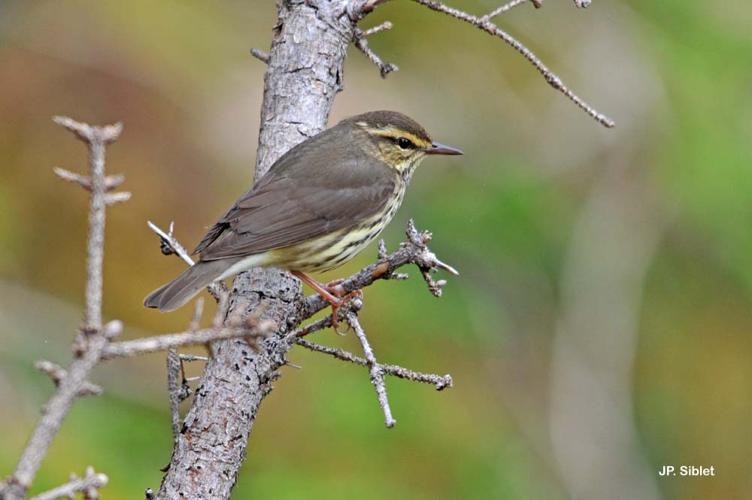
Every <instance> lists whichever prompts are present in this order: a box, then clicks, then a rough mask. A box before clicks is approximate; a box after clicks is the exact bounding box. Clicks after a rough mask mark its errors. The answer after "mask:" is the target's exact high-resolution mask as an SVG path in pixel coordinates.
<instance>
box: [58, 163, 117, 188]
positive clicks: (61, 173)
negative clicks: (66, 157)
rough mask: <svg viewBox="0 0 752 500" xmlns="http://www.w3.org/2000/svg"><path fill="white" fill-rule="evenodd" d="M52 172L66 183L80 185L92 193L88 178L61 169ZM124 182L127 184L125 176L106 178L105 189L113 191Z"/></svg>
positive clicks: (109, 176)
mask: <svg viewBox="0 0 752 500" xmlns="http://www.w3.org/2000/svg"><path fill="white" fill-rule="evenodd" d="M52 171H53V172H54V173H55V175H57V176H58V177H60V178H61V179H63V180H64V181H67V182H72V183H74V184H78V185H79V186H81V187H82V188H84V189H86V190H87V191H91V179H89V178H88V177H87V176H85V175H81V174H77V173H75V172H71V171H70V170H66V169H64V168H60V167H53V168H52ZM123 182H125V176H124V175H122V174H117V175H108V176H106V177H105V178H104V187H105V189H107V191H112V190H113V189H115V188H116V187H118V186H120V185H121V184H122V183H123Z"/></svg>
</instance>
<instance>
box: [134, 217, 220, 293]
mask: <svg viewBox="0 0 752 500" xmlns="http://www.w3.org/2000/svg"><path fill="white" fill-rule="evenodd" d="M146 225H148V226H149V228H150V229H151V230H152V231H154V232H155V233H157V236H159V249H160V250H161V252H162V253H163V254H164V255H177V256H178V257H180V259H181V260H182V261H183V262H185V263H186V264H188V265H189V266H192V265H193V264H195V262H194V261H193V259H192V258H191V256H190V254H189V253H188V251H187V250H186V249H185V247H184V246H183V245H182V244H181V243H180V242H179V241H178V239H177V238H175V235H174V234H173V230H174V229H175V223H174V222H170V229H169V231H167V232H165V231H164V230H162V229H161V228H160V227H159V226H157V225H156V224H154V223H153V222H152V221H150V220H149V221H146ZM206 288H207V290H209V293H210V294H211V296H212V297H214V299H215V300H217V301H219V299H220V297H221V296H222V293H223V292H225V293H226V292H227V287H226V286H225V284H224V283H222V282H221V281H215V282H214V283H212V284H211V285H209V286H208V287H206Z"/></svg>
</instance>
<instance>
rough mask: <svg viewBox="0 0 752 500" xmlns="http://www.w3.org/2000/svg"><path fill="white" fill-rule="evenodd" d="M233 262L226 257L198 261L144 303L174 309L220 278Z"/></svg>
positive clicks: (169, 309)
mask: <svg viewBox="0 0 752 500" xmlns="http://www.w3.org/2000/svg"><path fill="white" fill-rule="evenodd" d="M233 263H234V261H231V262H228V261H227V260H226V259H221V260H213V261H207V262H197V263H196V264H194V265H192V266H191V267H189V268H188V269H186V270H185V272H183V274H181V275H180V276H178V277H177V278H175V279H174V280H172V281H170V282H169V283H167V284H166V285H164V286H162V287H160V288H158V289H156V290H154V291H153V292H152V293H150V294H149V296H148V297H146V299H144V305H145V306H146V307H155V308H157V309H159V310H160V311H162V312H168V311H174V310H175V309H177V308H178V307H180V306H182V305H184V304H185V303H186V302H188V301H189V300H191V299H192V298H193V297H194V296H195V295H196V294H197V293H198V292H200V291H201V290H202V289H203V288H204V287H206V286H208V285H209V284H210V283H211V282H212V281H215V280H216V279H218V278H219V277H220V276H221V275H222V273H223V272H225V271H226V270H227V269H228V267H230V266H231V265H232V264H233Z"/></svg>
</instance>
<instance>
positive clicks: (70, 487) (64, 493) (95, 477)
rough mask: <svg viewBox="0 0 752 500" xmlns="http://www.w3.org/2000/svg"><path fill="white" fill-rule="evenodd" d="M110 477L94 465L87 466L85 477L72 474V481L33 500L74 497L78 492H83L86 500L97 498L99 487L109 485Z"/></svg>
mask: <svg viewBox="0 0 752 500" xmlns="http://www.w3.org/2000/svg"><path fill="white" fill-rule="evenodd" d="M107 482H108V478H107V476H106V475H104V474H102V473H97V472H95V471H94V468H93V467H87V468H86V475H85V476H84V477H83V478H79V477H76V476H75V475H71V479H70V481H68V482H67V483H65V484H63V485H61V486H58V487H57V488H53V489H51V490H48V491H45V492H44V493H40V494H39V495H37V496H35V497H33V498H32V499H31V500H55V499H57V498H73V497H74V495H75V494H76V493H83V496H84V498H85V499H86V500H95V499H97V498H99V491H98V490H99V489H100V488H103V487H104V486H106V485H107Z"/></svg>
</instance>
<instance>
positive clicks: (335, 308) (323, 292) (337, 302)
mask: <svg viewBox="0 0 752 500" xmlns="http://www.w3.org/2000/svg"><path fill="white" fill-rule="evenodd" d="M290 274H292V275H293V276H297V277H298V278H300V280H301V281H302V282H303V283H305V284H307V285H308V286H310V287H311V288H313V290H314V291H315V292H316V293H318V294H319V295H320V296H321V298H322V299H324V300H325V301H327V302H329V305H330V306H332V326H333V327H334V330H335V331H337V323H338V321H337V316H338V313H339V308H340V307H342V306H343V305H344V304H345V302H346V299H342V298H339V297H335V296H334V295H332V294H331V292H330V291H329V290H327V287H326V286H324V285H322V284H321V283H319V282H318V281H316V280H315V279H313V278H312V277H310V276H308V275H307V274H306V273H304V272H302V271H290Z"/></svg>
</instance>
